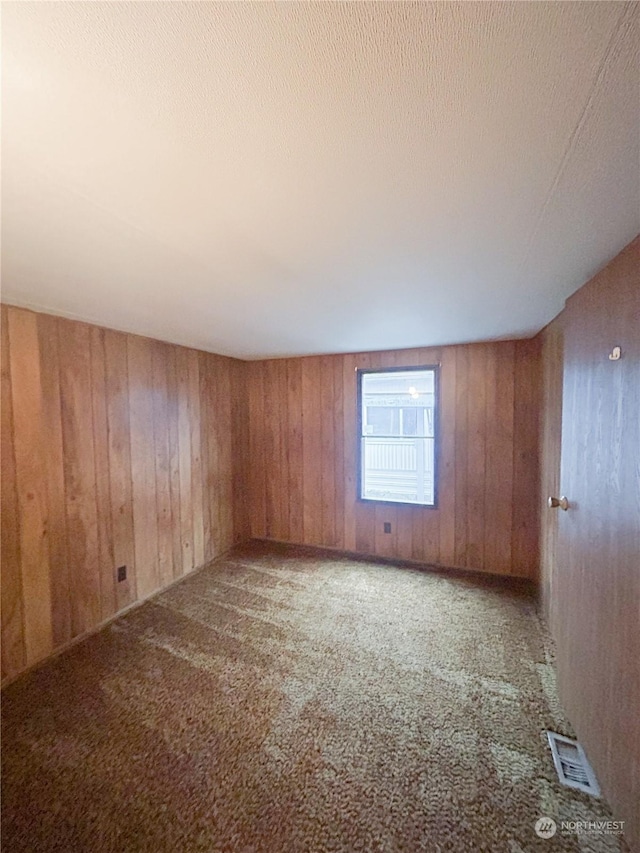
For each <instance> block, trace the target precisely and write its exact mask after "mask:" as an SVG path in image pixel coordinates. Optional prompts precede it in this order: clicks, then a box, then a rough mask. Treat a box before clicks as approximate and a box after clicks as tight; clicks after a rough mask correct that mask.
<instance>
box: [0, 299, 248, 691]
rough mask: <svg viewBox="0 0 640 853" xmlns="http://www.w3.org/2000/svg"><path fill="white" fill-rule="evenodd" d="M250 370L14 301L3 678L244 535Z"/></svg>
mask: <svg viewBox="0 0 640 853" xmlns="http://www.w3.org/2000/svg"><path fill="white" fill-rule="evenodd" d="M243 370H244V365H243V364H242V362H239V361H235V360H233V359H229V358H223V357H221V356H216V355H210V354H208V353H204V352H198V351H196V350H191V349H186V348H183V347H177V346H172V345H170V344H165V343H160V342H159V341H154V340H150V339H147V338H141V337H137V336H134V335H126V334H122V333H119V332H114V331H110V330H107V329H103V328H100V327H98V326H91V325H87V324H84V323H79V322H73V321H70V320H64V319H60V318H57V317H52V316H48V315H45V314H36V313H33V312H31V311H26V310H23V309H18V308H12V307H7V306H2V674H3V677H11V676H14V675H15V674H17V673H19V672H20V671H22V670H23V669H25V668H26V667H28V666H30V665H31V664H33V663H35V662H37V661H39V660H41V659H43V658H45V657H47V656H48V655H50V654H51V653H52V652H53V651H54V650H56V649H59V648H61V647H64V646H65V645H66V644H67V643H69V641H71V640H72V639H73V638H74V637H77V636H79V635H82V634H84V633H85V632H87V631H89V630H91V629H93V628H95V627H96V626H97V625H99V624H100V623H101V622H103V621H104V620H106V619H108V618H109V617H110V616H112V615H114V614H115V613H117V612H118V611H120V610H122V609H123V608H124V607H126V606H128V605H130V604H132V603H133V602H135V601H137V600H140V599H143V598H145V597H147V596H149V595H150V594H151V593H153V592H155V591H157V590H159V589H161V588H162V587H164V586H166V585H167V584H169V583H171V582H172V581H173V580H175V579H176V578H179V577H181V576H182V575H184V574H187V573H188V572H190V571H192V570H193V569H194V568H196V567H199V566H201V565H202V564H203V563H205V562H206V561H208V560H210V559H212V558H213V557H215V556H216V555H218V554H220V553H221V552H223V551H225V550H226V549H228V548H229V547H230V546H231V545H232V544H233V543H234V542H236V541H239V540H242V539H245V538H247V535H248V517H247V515H246V495H245V489H244V481H245V478H246V464H247V459H246V449H247V446H248V444H247V442H248V435H247V429H246V418H245V417H244V410H245V408H246V406H245V402H244V398H243V397H242V396H240V395H241V394H242V387H243V382H242V372H243ZM123 565H126V567H127V580H126V581H125V582H120V583H118V582H117V580H116V569H117V567H118V566H123Z"/></svg>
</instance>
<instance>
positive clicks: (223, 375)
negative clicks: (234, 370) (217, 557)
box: [213, 356, 234, 551]
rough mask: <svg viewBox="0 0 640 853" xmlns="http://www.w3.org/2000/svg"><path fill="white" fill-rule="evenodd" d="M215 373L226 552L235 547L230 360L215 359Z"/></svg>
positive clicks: (223, 539) (219, 477) (223, 544)
mask: <svg viewBox="0 0 640 853" xmlns="http://www.w3.org/2000/svg"><path fill="white" fill-rule="evenodd" d="M213 358H214V364H215V365H216V367H215V372H216V374H217V376H218V377H219V382H218V388H219V394H218V405H219V407H220V423H221V433H220V438H219V441H218V447H219V449H220V453H219V456H218V459H219V461H220V467H219V472H218V475H217V477H218V482H219V484H220V493H221V496H222V500H221V502H220V508H221V512H220V524H221V528H222V533H221V537H220V549H219V550H220V551H226V550H227V549H228V548H230V547H231V546H232V545H233V542H234V535H233V458H232V444H231V441H230V440H229V438H230V436H231V434H232V432H233V422H232V407H231V374H230V371H229V360H228V359H224V360H223V359H221V358H219V357H218V356H215V357H213Z"/></svg>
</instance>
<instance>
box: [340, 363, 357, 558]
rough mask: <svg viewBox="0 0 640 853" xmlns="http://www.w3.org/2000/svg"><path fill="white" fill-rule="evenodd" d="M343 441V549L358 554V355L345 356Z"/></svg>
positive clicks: (343, 368)
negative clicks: (356, 551)
mask: <svg viewBox="0 0 640 853" xmlns="http://www.w3.org/2000/svg"><path fill="white" fill-rule="evenodd" d="M339 361H341V362H342V401H343V402H342V411H343V419H342V438H343V442H344V491H343V499H344V547H345V548H346V550H347V551H355V550H356V547H357V546H356V490H357V483H358V471H357V468H358V452H357V448H358V441H359V438H358V429H357V420H358V418H357V405H356V368H357V359H356V356H355V355H351V354H349V355H345V356H342V358H341V359H339Z"/></svg>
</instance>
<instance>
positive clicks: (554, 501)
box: [547, 495, 569, 510]
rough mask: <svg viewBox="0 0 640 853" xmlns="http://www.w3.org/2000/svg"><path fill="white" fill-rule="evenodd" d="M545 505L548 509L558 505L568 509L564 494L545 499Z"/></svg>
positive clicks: (555, 507)
mask: <svg viewBox="0 0 640 853" xmlns="http://www.w3.org/2000/svg"><path fill="white" fill-rule="evenodd" d="M547 506H548V507H549V509H557V508H558V507H560V509H564V510H567V509H569V501H568V500H567V499H566V498H565V496H564V495H563V496H562V497H561V498H549V500H548V501H547Z"/></svg>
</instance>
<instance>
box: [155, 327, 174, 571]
mask: <svg viewBox="0 0 640 853" xmlns="http://www.w3.org/2000/svg"><path fill="white" fill-rule="evenodd" d="M168 349H169V347H167V346H165V345H164V344H161V343H156V342H153V343H152V346H151V371H152V380H151V381H152V386H151V387H152V405H153V444H154V456H155V479H156V519H157V525H158V557H157V565H158V583H159V585H160V586H166V585H167V584H168V583H170V582H171V581H172V580H173V526H174V520H173V513H172V507H171V470H170V461H169V393H168V382H167V361H168V359H167V350H168Z"/></svg>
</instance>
